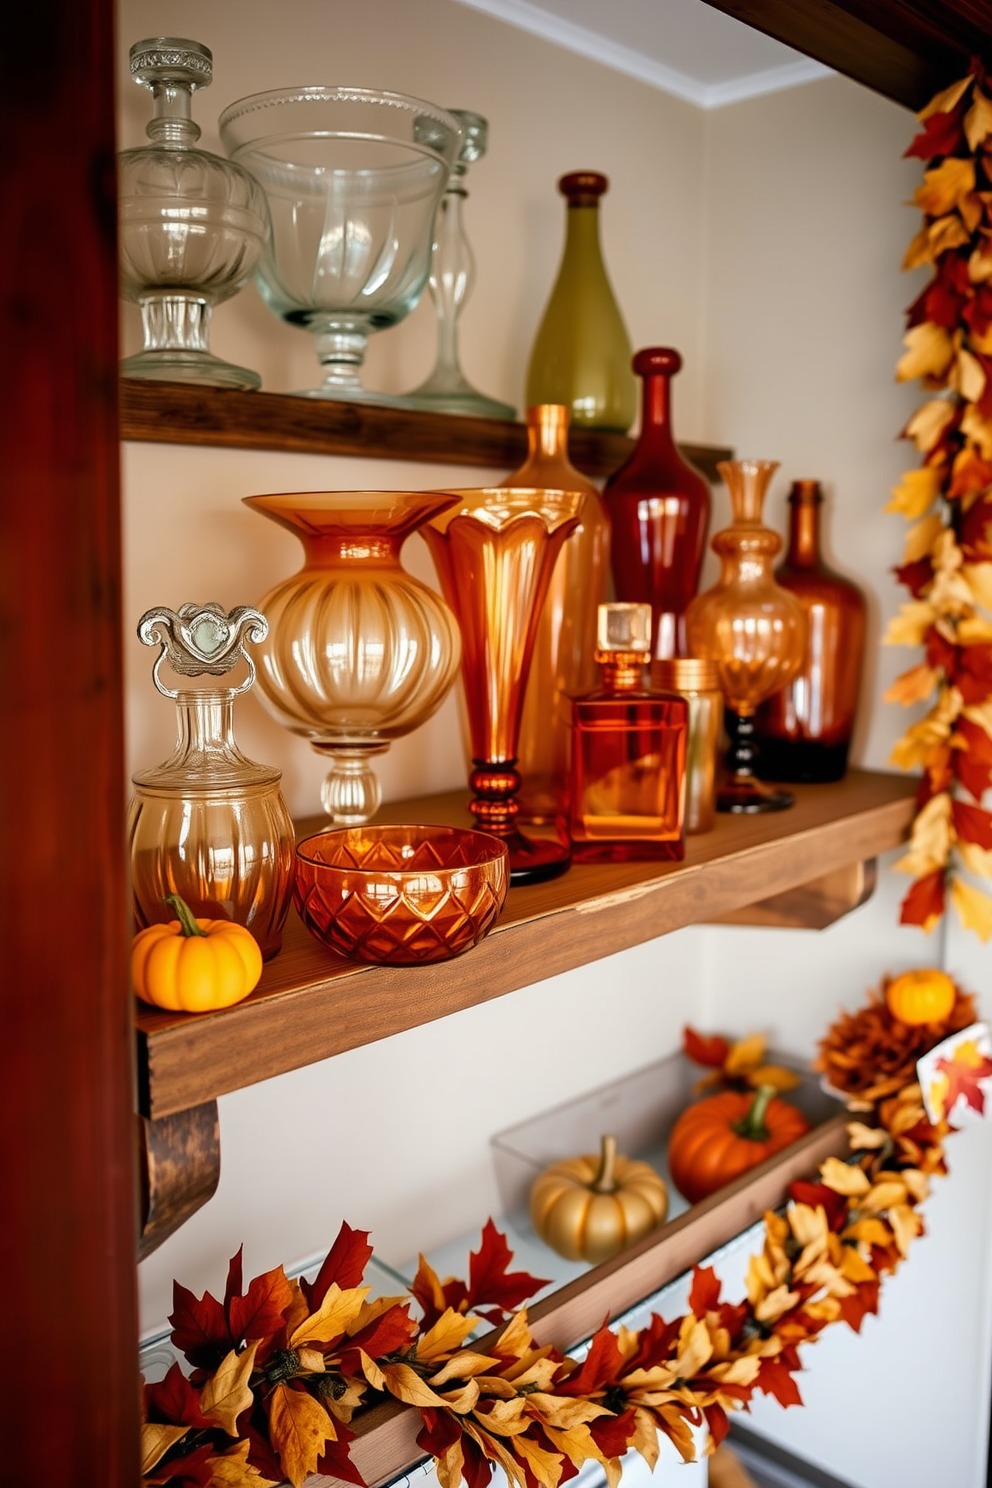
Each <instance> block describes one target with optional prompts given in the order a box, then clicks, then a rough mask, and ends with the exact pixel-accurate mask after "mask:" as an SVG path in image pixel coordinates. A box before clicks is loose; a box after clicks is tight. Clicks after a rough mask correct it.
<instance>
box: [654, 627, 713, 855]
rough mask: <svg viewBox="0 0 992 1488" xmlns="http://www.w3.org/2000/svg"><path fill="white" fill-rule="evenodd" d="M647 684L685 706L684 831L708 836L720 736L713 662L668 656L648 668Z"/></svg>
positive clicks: (711, 824)
mask: <svg viewBox="0 0 992 1488" xmlns="http://www.w3.org/2000/svg"><path fill="white" fill-rule="evenodd" d="M651 682H652V685H653V686H654V687H656V688H659V689H660V690H662V691H665V692H677V693H679V694H680V695H681V696H682V697H684V698H685V700H686V702H687V703H688V705H689V726H688V732H687V734H686V749H685V830H686V833H687V834H690V833H696V832H709V831H710V830H711V829H712V827H713V824H714V822H715V820H716V765H717V753H718V750H719V748H720V738H721V735H722V733H723V691H722V689H721V687H720V672H719V669H718V667H717V664H716V662H715V661H708V660H707V659H706V658H705V657H702V656H672V657H668V658H666V659H665V660H663V661H655V662H653V663H652V665H651Z"/></svg>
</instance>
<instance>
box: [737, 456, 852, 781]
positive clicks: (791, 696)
mask: <svg viewBox="0 0 992 1488" xmlns="http://www.w3.org/2000/svg"><path fill="white" fill-rule="evenodd" d="M823 499H824V498H823V491H822V489H821V486H820V482H819V481H816V480H797V481H793V483H792V489H791V490H790V492H789V496H788V502H789V539H788V549H787V551H786V555H785V557H784V559H783V560H782V562H781V563H780V564H779V565H778V566H777V568H776V569H775V578H776V581H777V582H778V583H779V584H781V586H782V588H783V589H788V590H789V591H790V592H791V593H792V594H794V595H795V596H796V598H797V599H798V600H799V601H800V603H801V604H802V606H803V609H804V610H805V611H806V621H807V624H806V652H805V656H804V659H803V664H802V667H801V668H800V670H799V672H798V673H797V675H796V676H795V677H794V678H793V679H792V681H791V682H790V683H789V685H788V686H787V687H785V688H783V689H782V691H781V692H777V693H775V694H774V695H773V696H772V697H770V698H769V699H768V700H767V702H765V703H763V704H762V706H761V707H760V708H759V709H758V712H757V715H756V717H755V733H756V734H757V737H758V739H759V741H760V746H761V773H762V774H763V775H766V776H767V777H768V778H769V779H770V780H786V781H804V780H808V781H830V780H840V778H841V776H842V775H843V774H844V771H845V770H846V769H847V756H848V751H849V749H850V744H851V736H852V734H853V732H854V723H855V717H856V713H857V706H858V693H859V690H860V685H861V672H862V664H863V660H864V647H865V620H866V606H865V598H864V595H863V594H862V592H861V590H860V589H859V588H858V587H857V585H855V584H852V583H851V581H850V580H849V579H845V578H842V576H841V575H840V574H838V573H835V572H834V570H833V569H831V568H829V567H828V566H827V564H826V563H824V561H823V558H822V556H821V545H820V509H821V507H822V505H823Z"/></svg>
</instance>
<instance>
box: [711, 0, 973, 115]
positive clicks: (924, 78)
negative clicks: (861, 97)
mask: <svg viewBox="0 0 992 1488" xmlns="http://www.w3.org/2000/svg"><path fill="white" fill-rule="evenodd" d="M707 4H709V5H712V6H713V7H714V9H715V10H722V11H724V12H726V14H727V15H732V16H735V17H736V19H737V20H739V21H744V22H746V23H747V25H749V26H753V27H754V28H755V29H756V30H757V31H764V32H765V34H766V35H768V36H774V37H775V39H776V41H784V42H785V43H786V45H788V46H791V47H795V48H796V50H797V51H800V52H805V53H806V55H807V56H808V57H815V58H816V60H817V61H818V62H824V63H826V65H827V66H828V67H833V68H834V69H835V70H836V71H837V72H841V73H843V74H844V76H845V77H849V78H853V79H854V80H855V82H858V83H864V84H865V86H866V87H868V88H872V89H874V91H875V92H876V93H881V94H883V95H884V97H886V98H891V99H893V101H894V102H896V103H903V104H905V105H906V106H907V108H911V109H920V108H922V107H923V105H924V104H925V103H926V102H927V101H928V99H929V98H931V97H932V95H933V94H934V93H936V92H937V91H938V89H940V88H944V87H946V86H947V84H948V83H952V82H953V81H954V80H955V79H956V78H959V77H963V76H964V75H965V73H966V72H967V71H968V67H969V64H970V61H971V58H972V57H976V56H977V57H984V59H985V61H986V62H988V61H989V59H990V56H992V8H990V6H989V0H707Z"/></svg>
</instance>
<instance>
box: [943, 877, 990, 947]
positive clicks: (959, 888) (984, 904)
mask: <svg viewBox="0 0 992 1488" xmlns="http://www.w3.org/2000/svg"><path fill="white" fill-rule="evenodd" d="M951 902H952V903H953V905H954V908H955V909H956V910H957V912H958V918H959V919H960V921H961V923H962V925H963V926H964V928H965V929H966V930H974V932H975V934H976V935H977V936H978V938H979V940H980V941H982V943H983V944H987V943H988V941H989V940H992V899H990V898H989V896H988V894H983V893H982V891H981V889H976V888H975V887H974V886H973V885H972V884H970V883H966V882H965V881H964V879H961V878H956V879H955V880H954V882H953V883H952V884H951Z"/></svg>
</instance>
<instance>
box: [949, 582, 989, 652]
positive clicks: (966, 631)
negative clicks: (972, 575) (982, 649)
mask: <svg viewBox="0 0 992 1488" xmlns="http://www.w3.org/2000/svg"><path fill="white" fill-rule="evenodd" d="M969 593H970V590H969ZM954 639H955V641H956V642H957V644H958V645H959V646H987V645H988V644H989V643H990V642H992V620H986V619H985V617H984V616H983V615H964V616H962V618H961V619H960V620H959V621H958V623H957V627H956V630H955V636H954Z"/></svg>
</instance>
